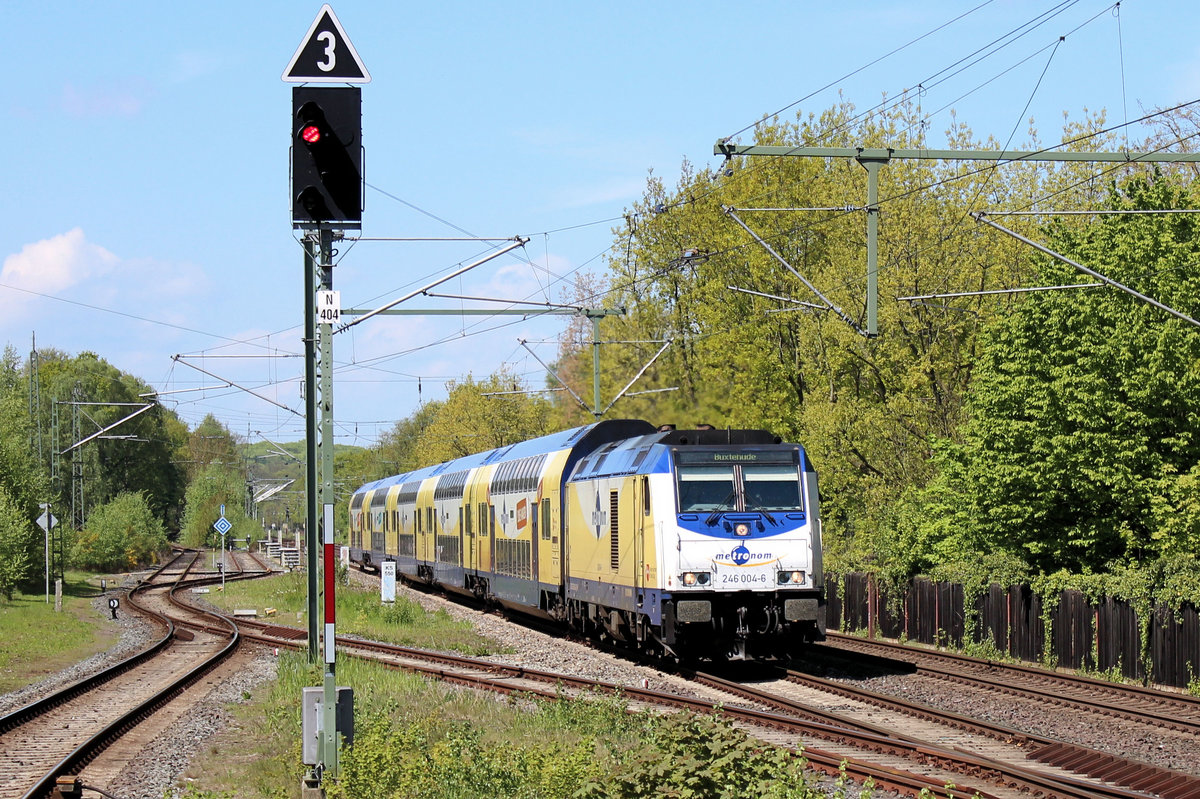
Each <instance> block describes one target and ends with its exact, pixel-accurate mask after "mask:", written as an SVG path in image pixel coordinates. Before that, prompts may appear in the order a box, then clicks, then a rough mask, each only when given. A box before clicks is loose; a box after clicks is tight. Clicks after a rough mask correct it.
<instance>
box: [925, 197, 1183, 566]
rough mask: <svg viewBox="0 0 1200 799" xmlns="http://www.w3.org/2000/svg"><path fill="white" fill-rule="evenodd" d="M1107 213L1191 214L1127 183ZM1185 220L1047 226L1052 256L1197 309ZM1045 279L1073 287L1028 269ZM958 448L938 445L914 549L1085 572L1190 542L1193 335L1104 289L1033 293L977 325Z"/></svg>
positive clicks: (1145, 218)
mask: <svg viewBox="0 0 1200 799" xmlns="http://www.w3.org/2000/svg"><path fill="white" fill-rule="evenodd" d="M1111 204H1112V205H1113V207H1116V208H1126V209H1158V208H1192V207H1196V206H1195V199H1194V198H1193V197H1192V195H1191V194H1190V192H1189V191H1188V189H1186V188H1184V187H1182V186H1180V185H1179V183H1178V182H1177V181H1176V180H1172V179H1167V178H1158V179H1152V180H1147V179H1141V178H1138V179H1132V180H1129V181H1127V182H1125V183H1123V184H1122V185H1121V186H1120V188H1119V189H1116V188H1114V190H1113V195H1112V197H1111ZM1198 233H1200V227H1198V225H1197V220H1196V218H1195V217H1194V216H1192V215H1184V214H1178V215H1121V216H1106V217H1101V218H1100V219H1099V220H1098V221H1096V222H1095V223H1093V224H1091V225H1089V226H1087V227H1084V228H1067V227H1064V226H1054V227H1053V228H1051V230H1050V234H1051V235H1052V244H1051V247H1052V248H1053V249H1057V250H1058V251H1060V252H1063V253H1064V254H1065V255H1067V256H1069V257H1071V258H1073V259H1074V260H1076V261H1079V262H1080V263H1083V264H1085V265H1087V266H1089V267H1090V268H1092V269H1095V270H1097V271H1098V272H1100V273H1102V274H1104V275H1106V276H1109V277H1111V278H1113V279H1115V280H1117V281H1120V282H1122V283H1124V284H1125V285H1128V286H1131V287H1134V288H1136V289H1137V290H1138V291H1140V292H1142V293H1143V294H1147V295H1149V296H1151V297H1154V298H1155V299H1157V300H1159V301H1160V302H1163V303H1165V304H1167V305H1169V306H1171V307H1173V308H1176V309H1178V310H1181V311H1182V312H1184V313H1188V314H1191V315H1197V314H1200V302H1198V301H1197V298H1198V297H1200V269H1198V268H1197V266H1198V264H1200V237H1198V235H1197V234H1198ZM1040 271H1041V273H1042V279H1043V281H1044V283H1045V284H1046V285H1062V284H1066V283H1076V282H1081V281H1080V279H1079V275H1078V274H1077V273H1076V272H1075V271H1074V270H1073V269H1071V268H1070V267H1068V266H1066V265H1062V264H1060V263H1058V262H1053V263H1043V264H1041V270H1040ZM968 408H969V420H968V421H967V423H966V424H965V425H964V427H963V428H962V443H961V444H949V443H947V444H943V445H942V447H941V449H940V450H939V465H940V468H941V477H940V479H939V481H937V482H936V483H935V484H934V485H933V487H932V489H931V491H930V499H931V500H932V502H931V504H930V505H929V506H928V510H929V511H930V513H929V519H930V521H929V522H928V523H927V525H926V527H925V528H924V531H923V532H924V535H925V539H926V541H925V543H927V544H930V545H931V546H932V548H933V549H934V550H935V551H938V552H940V553H942V554H943V555H946V554H949V553H951V552H978V551H985V552H986V551H1007V552H1010V553H1013V554H1015V555H1017V556H1018V557H1021V558H1024V559H1026V560H1028V562H1030V563H1031V564H1033V565H1034V566H1035V567H1036V568H1038V569H1039V570H1042V571H1052V570H1054V569H1056V568H1066V569H1069V570H1072V571H1081V570H1083V571H1088V570H1100V569H1104V568H1106V567H1109V566H1112V565H1116V564H1120V563H1144V562H1150V561H1153V560H1155V559H1156V558H1158V557H1159V556H1163V555H1166V556H1170V555H1174V554H1176V553H1187V552H1195V551H1196V549H1197V547H1198V546H1200V512H1198V511H1200V493H1198V492H1200V483H1198V478H1200V470H1198V468H1197V463H1198V462H1200V411H1198V410H1197V409H1200V329H1197V328H1196V327H1195V326H1193V325H1189V324H1186V323H1184V322H1182V321H1180V320H1178V319H1175V318H1173V317H1170V316H1168V315H1167V314H1165V313H1164V312H1163V311H1160V310H1158V309H1156V308H1153V307H1152V306H1150V305H1148V304H1146V303H1144V302H1142V301H1139V300H1137V299H1136V298H1134V297H1131V296H1130V295H1128V294H1126V293H1123V292H1120V291H1117V290H1116V289H1111V288H1106V289H1090V290H1077V291H1060V292H1048V293H1043V294H1039V295H1036V296H1034V297H1031V298H1029V299H1028V300H1026V301H1025V302H1023V303H1021V304H1020V305H1018V306H1016V307H1015V308H1014V309H1013V311H1012V313H1010V314H1008V315H1007V316H1004V317H998V318H996V319H994V320H993V321H992V323H991V324H990V325H989V326H988V328H987V330H986V334H985V336H984V346H983V349H982V352H981V357H980V359H979V364H978V367H977V371H976V376H975V380H974V384H973V387H972V394H971V397H970V400H969V403H968Z"/></svg>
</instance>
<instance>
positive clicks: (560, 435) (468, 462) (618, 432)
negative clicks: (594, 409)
mask: <svg viewBox="0 0 1200 799" xmlns="http://www.w3.org/2000/svg"><path fill="white" fill-rule="evenodd" d="M653 431H654V425H652V424H650V423H649V422H643V421H641V420H638V419H604V420H602V421H599V422H593V423H592V424H588V425H583V426H582V427H574V428H571V429H569V430H561V431H559V432H557V433H550V434H549V435H545V436H541V437H540V438H533V439H530V440H528V441H521V442H518V443H516V444H510V445H509V446H507V447H498V448H496V449H490V450H487V451H486V452H477V453H475V454H474V455H466V456H464V457H461V458H456V459H455V460H452V461H446V462H445V463H439V464H437V465H434V466H426V467H424V468H421V469H416V470H414V471H411V472H405V473H404V474H397V475H392V476H391V477H384V478H382V479H380V480H375V481H373V482H370V483H366V484H364V485H363V486H362V487H360V488H359V489H358V490H357V491H355V492H354V493H356V494H360V493H363V492H365V491H369V490H371V489H373V488H388V487H390V486H394V485H399V484H401V483H407V482H409V481H410V480H424V479H426V478H429V477H434V476H436V475H439V474H443V473H446V472H458V471H463V470H465V469H474V468H475V467H477V466H486V465H488V464H493V463H503V462H504V461H508V460H517V459H518V458H526V457H529V456H530V455H541V454H544V453H551V452H559V451H561V450H564V449H574V450H577V451H579V452H585V453H586V452H590V451H591V450H592V449H594V448H596V447H598V446H603V445H605V444H607V443H609V442H613V441H621V440H624V439H627V438H629V437H631V436H636V437H644V436H646V434H648V433H652V432H653Z"/></svg>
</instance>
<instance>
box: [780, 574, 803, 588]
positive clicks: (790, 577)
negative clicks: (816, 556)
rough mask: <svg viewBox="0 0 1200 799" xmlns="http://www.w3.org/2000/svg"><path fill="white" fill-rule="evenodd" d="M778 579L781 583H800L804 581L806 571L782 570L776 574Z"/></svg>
mask: <svg viewBox="0 0 1200 799" xmlns="http://www.w3.org/2000/svg"><path fill="white" fill-rule="evenodd" d="M776 580H777V582H778V583H779V585H800V584H802V583H803V582H804V572H802V571H794V572H786V571H781V572H779V573H778V575H777V576H776Z"/></svg>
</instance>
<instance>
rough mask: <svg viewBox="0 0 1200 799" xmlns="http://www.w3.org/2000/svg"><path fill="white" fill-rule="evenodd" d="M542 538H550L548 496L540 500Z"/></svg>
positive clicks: (547, 539) (544, 539)
mask: <svg viewBox="0 0 1200 799" xmlns="http://www.w3.org/2000/svg"><path fill="white" fill-rule="evenodd" d="M542 540H543V541H549V540H550V498H549V497H547V498H546V499H543V500H542Z"/></svg>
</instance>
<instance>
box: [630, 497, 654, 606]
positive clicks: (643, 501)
mask: <svg viewBox="0 0 1200 799" xmlns="http://www.w3.org/2000/svg"><path fill="white" fill-rule="evenodd" d="M649 510H650V486H649V485H648V478H647V477H646V475H644V474H643V475H639V476H637V477H635V478H634V481H633V518H634V520H635V521H634V523H633V563H634V570H633V589H634V596H635V597H636V599H637V603H638V604H639V605H640V604H641V603H642V599H641V593H642V591H643V590H644V589H645V587H646V578H647V577H648V576H649V571H650V570H649V568H648V567H647V563H646V535H647V534H648V531H647V529H646V526H647V524H648V523H649V519H650V515H649Z"/></svg>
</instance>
